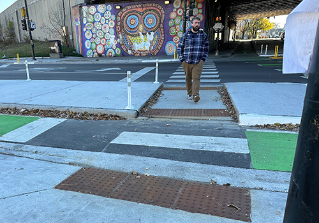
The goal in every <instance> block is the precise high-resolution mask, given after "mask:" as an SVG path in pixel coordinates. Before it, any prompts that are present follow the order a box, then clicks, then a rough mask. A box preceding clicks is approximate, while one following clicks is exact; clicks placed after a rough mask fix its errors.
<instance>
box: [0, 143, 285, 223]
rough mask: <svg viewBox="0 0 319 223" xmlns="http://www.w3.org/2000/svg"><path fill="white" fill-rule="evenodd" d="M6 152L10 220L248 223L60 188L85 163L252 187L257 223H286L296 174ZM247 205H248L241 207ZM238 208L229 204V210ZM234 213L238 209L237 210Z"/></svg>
mask: <svg viewBox="0 0 319 223" xmlns="http://www.w3.org/2000/svg"><path fill="white" fill-rule="evenodd" d="M0 152H1V155H0V160H1V163H2V165H1V167H0V169H1V171H0V177H1V179H2V180H3V182H4V184H0V208H1V210H2V211H1V214H0V221H1V222H7V223H11V222H25V223H31V222H32V223H33V222H48V221H49V222H106V223H109V222H112V223H113V222H132V223H135V222H136V223H137V222H145V223H148V222H185V223H186V222H190V221H191V222H198V223H202V222H217V223H235V222H238V223H239V222H247V221H238V220H233V219H230V218H224V217H218V216H213V215H207V214H199V213H190V212H187V211H183V210H176V209H171V208H164V207H159V206H155V205H149V204H143V203H137V202H130V201H125V200H118V199H111V198H106V197H101V196H96V195H90V194H83V193H79V192H72V191H67V190H56V189H54V187H55V186H57V185H58V184H59V183H61V181H62V180H64V179H66V178H67V177H69V176H71V175H72V174H74V173H75V172H76V171H78V170H79V169H80V168H81V166H82V167H83V166H90V167H95V168H102V169H108V170H115V171H123V172H126V173H130V172H132V171H136V172H138V173H141V174H143V173H145V172H146V171H147V173H149V174H150V175H151V176H155V177H156V176H157V177H162V176H164V177H169V178H173V179H183V180H186V181H189V182H195V181H197V182H203V183H206V184H207V183H209V182H210V177H209V176H212V177H213V178H214V180H216V181H217V182H218V183H219V184H220V185H222V184H227V183H230V184H231V186H232V187H240V188H242V187H244V188H247V189H248V191H249V192H248V193H249V195H250V197H251V215H250V219H251V222H253V223H259V222H273V223H277V222H278V223H279V222H282V219H283V214H284V209H285V203H286V197H287V193H286V191H287V190H288V186H289V183H288V182H289V178H290V173H288V172H287V173H286V172H273V171H265V170H253V169H240V168H227V167H218V166H214V165H203V164H196V163H189V162H177V161H171V160H164V159H163V160H160V159H154V158H148V157H138V156H127V155H118V154H105V153H97V152H87V151H74V150H67V149H61V148H48V147H40V146H29V145H21V144H15V143H0ZM70 164H71V165H70ZM145 167H147V168H145ZM211 186H212V187H214V186H213V185H211ZM8 188H10V190H8ZM163 199H164V198H163ZM198 199H202V198H198ZM194 202H195V201H194ZM220 205H222V206H223V205H225V204H220ZM245 205H246V204H243V203H242V204H241V205H240V206H239V208H243V206H245ZM225 207H226V206H225ZM226 208H227V207H226ZM232 210H233V209H232V208H229V207H228V208H227V210H225V212H229V211H230V212H232ZM233 212H235V213H236V212H237V211H236V209H234V210H233Z"/></svg>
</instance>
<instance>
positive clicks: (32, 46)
mask: <svg viewBox="0 0 319 223" xmlns="http://www.w3.org/2000/svg"><path fill="white" fill-rule="evenodd" d="M24 4H25V11H26V16H27V17H26V21H27V30H28V31H29V37H30V42H31V50H32V60H35V56H34V43H33V41H32V33H31V29H30V19H29V12H28V4H27V0H24Z"/></svg>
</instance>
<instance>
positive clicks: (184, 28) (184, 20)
mask: <svg viewBox="0 0 319 223" xmlns="http://www.w3.org/2000/svg"><path fill="white" fill-rule="evenodd" d="M186 8H187V0H185V1H184V19H183V33H185V32H186V19H187V18H186Z"/></svg>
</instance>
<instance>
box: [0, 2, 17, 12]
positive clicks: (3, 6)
mask: <svg viewBox="0 0 319 223" xmlns="http://www.w3.org/2000/svg"><path fill="white" fill-rule="evenodd" d="M15 1H16V0H1V4H0V12H3V11H4V10H5V9H6V8H8V7H9V6H10V5H12V3H14V2H15Z"/></svg>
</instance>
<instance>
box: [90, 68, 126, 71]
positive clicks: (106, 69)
mask: <svg viewBox="0 0 319 223" xmlns="http://www.w3.org/2000/svg"><path fill="white" fill-rule="evenodd" d="M108 70H121V68H117V67H114V68H104V69H99V70H95V71H108Z"/></svg>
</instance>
